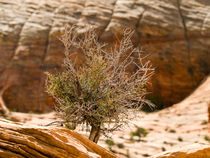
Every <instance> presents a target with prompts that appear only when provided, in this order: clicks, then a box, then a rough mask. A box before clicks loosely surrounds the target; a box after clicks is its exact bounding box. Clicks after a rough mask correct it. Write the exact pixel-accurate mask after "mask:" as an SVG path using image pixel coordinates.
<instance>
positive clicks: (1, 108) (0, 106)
mask: <svg viewBox="0 0 210 158" xmlns="http://www.w3.org/2000/svg"><path fill="white" fill-rule="evenodd" d="M0 115H1V116H4V117H6V116H8V115H9V109H8V108H7V107H6V105H5V103H4V100H3V99H2V96H0Z"/></svg>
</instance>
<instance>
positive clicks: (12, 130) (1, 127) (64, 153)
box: [0, 119, 117, 158]
mask: <svg viewBox="0 0 210 158" xmlns="http://www.w3.org/2000/svg"><path fill="white" fill-rule="evenodd" d="M0 157H2V158H5V157H16V158H24V157H30V158H37V157H39V158H47V157H54V158H70V157H71V158H117V157H116V156H115V155H114V154H112V153H111V152H109V151H107V150H106V149H103V148H102V147H100V146H98V145H96V144H95V143H93V142H91V141H89V140H88V139H87V138H85V137H84V136H82V135H80V134H78V133H76V132H73V131H70V130H67V129H64V128H56V127H53V128H50V127H41V126H25V125H22V124H20V123H14V122H10V121H7V120H2V119H1V120H0Z"/></svg>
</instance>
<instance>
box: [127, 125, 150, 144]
mask: <svg viewBox="0 0 210 158" xmlns="http://www.w3.org/2000/svg"><path fill="white" fill-rule="evenodd" d="M147 134H148V131H147V130H146V129H144V128H142V127H138V126H136V131H134V132H131V134H130V135H131V136H130V140H131V141H134V137H135V136H137V137H138V138H139V141H140V140H141V138H142V137H146V136H147Z"/></svg>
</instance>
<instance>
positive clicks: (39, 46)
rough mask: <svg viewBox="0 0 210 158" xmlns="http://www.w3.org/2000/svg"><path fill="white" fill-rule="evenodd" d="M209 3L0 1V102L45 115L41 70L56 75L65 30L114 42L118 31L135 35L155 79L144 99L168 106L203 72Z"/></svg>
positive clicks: (209, 67) (209, 37) (48, 103)
mask: <svg viewBox="0 0 210 158" xmlns="http://www.w3.org/2000/svg"><path fill="white" fill-rule="evenodd" d="M209 10H210V1H209V0H190V1H189V0H149V1H145V0H129V1H128V0H106V1H101V0H50V1H49V0H39V1H34V0H17V1H13V0H0V95H1V104H5V105H6V106H8V107H9V108H11V109H13V110H17V111H37V112H44V111H45V112H46V111H50V110H51V107H52V100H51V98H48V97H47V96H46V94H45V93H44V86H43V85H44V78H45V76H44V74H43V72H44V71H55V70H59V69H60V67H61V63H62V60H63V53H62V52H63V45H62V43H61V42H60V41H59V40H58V39H57V36H59V35H61V34H62V32H63V30H64V25H65V24H75V25H77V26H82V27H87V23H88V24H91V25H93V26H94V27H95V28H96V29H97V30H98V33H99V36H100V40H101V41H103V42H108V43H114V42H115V38H114V37H115V34H116V35H121V34H122V30H123V28H124V27H126V26H127V27H131V28H132V29H134V30H135V35H134V38H133V40H134V43H135V44H136V45H140V46H141V47H142V48H143V49H144V50H145V51H146V53H149V54H150V57H149V58H150V59H151V60H152V63H153V65H154V67H155V68H156V73H155V75H154V77H153V81H152V82H153V89H152V91H153V92H154V93H153V97H152V100H153V101H154V102H156V103H160V104H163V105H171V104H172V103H175V102H178V101H180V100H182V99H183V98H184V97H186V96H187V95H188V94H189V93H190V92H191V91H192V90H193V89H194V88H195V87H196V86H197V85H198V84H199V82H200V81H201V80H202V79H203V78H204V77H205V76H206V75H207V74H208V73H209V72H210V62H209V61H210V52H209V51H210V49H209V46H210V33H209V32H210V13H209Z"/></svg>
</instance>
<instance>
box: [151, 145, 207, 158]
mask: <svg viewBox="0 0 210 158" xmlns="http://www.w3.org/2000/svg"><path fill="white" fill-rule="evenodd" d="M186 157H188V158H207V157H210V146H209V145H207V144H192V145H188V146H185V147H182V148H180V149H177V150H174V151H169V152H164V153H161V154H158V155H156V156H153V157H152V158H186Z"/></svg>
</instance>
